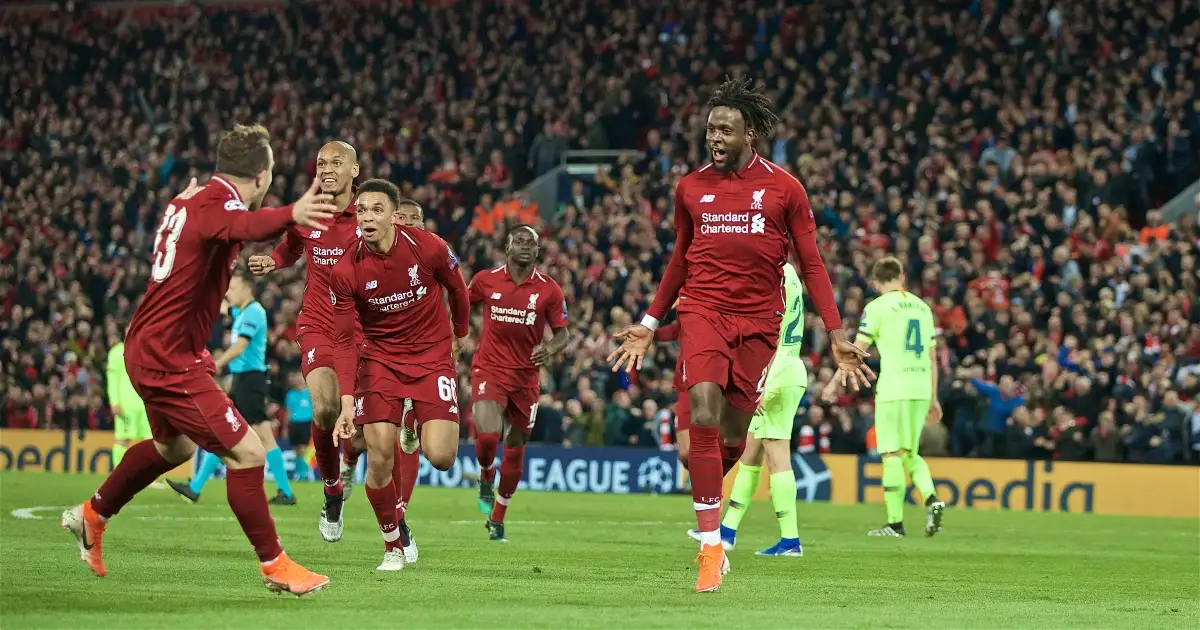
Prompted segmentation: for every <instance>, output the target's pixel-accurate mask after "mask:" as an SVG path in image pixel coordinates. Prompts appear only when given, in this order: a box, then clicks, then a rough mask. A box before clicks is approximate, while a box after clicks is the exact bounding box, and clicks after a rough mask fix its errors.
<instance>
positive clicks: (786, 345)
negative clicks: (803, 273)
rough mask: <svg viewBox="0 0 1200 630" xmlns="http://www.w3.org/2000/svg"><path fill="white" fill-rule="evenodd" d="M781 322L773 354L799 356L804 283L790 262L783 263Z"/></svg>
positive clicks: (801, 336) (802, 322)
mask: <svg viewBox="0 0 1200 630" xmlns="http://www.w3.org/2000/svg"><path fill="white" fill-rule="evenodd" d="M783 299H784V308H785V309H786V310H785V312H784V314H783V324H782V325H781V326H780V329H779V347H778V348H777V349H776V350H775V356H779V357H782V356H790V357H798V356H800V344H801V342H803V341H804V284H803V283H801V282H800V276H799V275H797V274H796V269H795V268H794V267H792V265H791V263H785V264H784V265H783Z"/></svg>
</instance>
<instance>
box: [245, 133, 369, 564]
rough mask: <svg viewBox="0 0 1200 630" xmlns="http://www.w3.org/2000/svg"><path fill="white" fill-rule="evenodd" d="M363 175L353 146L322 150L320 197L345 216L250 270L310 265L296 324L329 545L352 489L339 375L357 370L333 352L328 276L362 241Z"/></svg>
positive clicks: (288, 240)
mask: <svg viewBox="0 0 1200 630" xmlns="http://www.w3.org/2000/svg"><path fill="white" fill-rule="evenodd" d="M358 173H359V169H358V154H357V152H355V150H354V147H352V146H350V145H349V144H347V143H345V142H341V141H335V142H330V143H328V144H326V145H325V146H323V147H321V150H320V152H318V153H317V181H318V182H319V183H320V186H321V192H322V193H324V194H326V195H330V196H332V198H333V203H334V205H336V206H337V208H338V209H339V210H340V212H338V213H337V215H336V216H335V217H334V218H333V221H331V222H330V223H329V225H327V226H325V227H323V228H321V229H315V230H314V229H309V228H307V227H304V226H295V227H292V228H291V229H289V230H288V231H287V233H286V234H284V237H283V241H282V242H280V243H279V245H277V246H276V247H275V249H274V251H272V252H271V254H270V255H268V256H251V257H250V260H249V268H250V271H251V272H252V273H254V275H258V276H262V275H266V274H269V273H271V272H273V271H275V270H277V269H285V268H287V267H291V266H292V265H294V264H296V262H297V261H298V260H300V258H301V257H305V258H306V260H307V267H306V271H305V274H306V277H305V284H304V306H303V308H301V310H300V317H299V318H298V319H297V321H296V324H297V326H298V328H299V331H300V334H299V336H298V337H297V339H296V341H297V343H298V344H299V345H300V355H301V356H300V371H301V374H303V376H304V380H305V382H306V383H307V384H308V391H309V394H310V396H311V397H312V405H313V425H312V440H313V450H314V451H316V455H317V469H318V470H319V471H320V473H321V479H323V480H324V481H325V502H324V505H323V506H322V508H321V516H320V518H319V520H318V522H317V527H318V529H319V530H320V532H321V537H322V538H324V539H325V540H326V541H329V542H337V541H338V540H341V538H342V529H343V522H342V505H343V503H344V500H345V498H346V497H347V496H348V494H349V490H350V489H349V487H347V486H345V485H344V484H343V481H342V478H341V477H340V475H339V472H340V471H339V470H338V462H339V459H338V455H337V449H336V448H335V447H334V445H333V425H334V422H335V421H336V420H337V417H338V412H339V411H340V410H341V403H340V402H339V399H338V380H337V374H336V370H337V369H338V368H339V367H340V368H345V369H350V370H352V369H353V366H354V359H353V358H352V357H346V356H344V355H339V354H338V353H337V352H336V351H335V348H334V343H333V337H334V328H333V310H332V309H331V307H330V306H329V297H328V296H329V272H330V269H332V268H333V266H334V265H335V264H337V262H338V260H339V259H341V257H342V255H343V254H344V253H345V252H346V250H348V249H349V248H350V247H351V246H352V245H353V244H354V243H355V242H356V241H357V239H358V234H357V231H358V224H357V222H356V221H355V219H354V211H353V210H354V203H353V202H354V178H355V177H358ZM343 393H345V392H343ZM351 479H353V477H351Z"/></svg>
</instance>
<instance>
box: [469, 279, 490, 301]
mask: <svg viewBox="0 0 1200 630" xmlns="http://www.w3.org/2000/svg"><path fill="white" fill-rule="evenodd" d="M485 273H487V272H486V271H480V272H476V274H475V275H474V276H471V286H469V287H467V294H468V299H469V300H470V302H471V304H475V303H477V302H482V301H483V296H484V295H486V293H487V289H485V288H484V286H483V283H484V279H483V274H485Z"/></svg>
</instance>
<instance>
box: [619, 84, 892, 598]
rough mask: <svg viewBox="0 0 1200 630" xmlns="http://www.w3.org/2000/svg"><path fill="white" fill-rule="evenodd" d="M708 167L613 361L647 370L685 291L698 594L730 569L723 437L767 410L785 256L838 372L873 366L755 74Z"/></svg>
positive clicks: (685, 201) (716, 101)
mask: <svg viewBox="0 0 1200 630" xmlns="http://www.w3.org/2000/svg"><path fill="white" fill-rule="evenodd" d="M709 104H710V105H711V106H712V110H711V111H710V112H709V115H708V128H707V129H708V131H707V136H706V138H707V142H708V147H709V152H710V155H711V158H712V161H711V163H710V164H708V165H706V166H704V167H702V168H700V169H699V170H697V171H695V172H693V173H691V174H689V175H688V176H687V177H684V178H683V179H682V180H680V182H679V184H678V186H677V187H676V189H675V230H676V243H675V251H674V252H673V253H672V255H671V261H670V263H668V265H667V268H666V271H665V273H664V275H663V279H662V282H661V284H660V285H659V290H658V292H657V294H656V295H655V296H654V302H653V303H652V304H651V305H650V309H649V311H648V313H647V314H646V315H645V316H644V317H643V318H642V321H641V323H639V324H634V325H633V326H630V327H628V328H626V329H625V330H623V331H621V332H619V333H617V335H616V338H617V339H619V340H621V341H622V342H623V343H622V345H621V346H620V347H619V348H618V349H617V350H616V351H614V352H613V353H612V355H610V357H609V360H610V361H613V362H614V365H613V369H614V370H618V369H621V368H625V369H628V370H632V369H638V368H640V367H641V365H642V360H643V358H644V357H645V354H646V351H647V349H648V348H649V346H650V342H651V340H652V338H653V331H654V328H656V327H657V326H658V322H659V321H660V320H661V319H662V318H663V317H664V316H665V314H666V312H667V307H668V306H670V305H671V304H672V303H673V302H674V301H675V300H676V298H679V306H678V308H677V310H678V312H679V324H680V337H679V347H680V353H681V355H682V358H683V360H682V368H683V369H682V372H683V381H684V385H685V386H687V388H688V396H689V397H690V399H691V405H692V414H691V420H692V428H691V431H690V433H691V435H690V440H691V449H690V453H689V456H688V471H689V473H690V475H691V480H692V501H693V503H694V506H695V510H696V522H697V525H698V527H697V529H698V530H700V537H701V550H700V555H699V556H698V557H697V562H698V563H699V565H700V572H699V577H698V579H697V581H696V591H697V592H709V591H715V590H717V589H718V588H720V586H721V580H722V576H723V575H724V573H725V572H726V571H727V570H728V568H729V561H728V558H726V556H725V552H724V550H723V549H722V547H721V534H720V530H719V524H720V507H721V479H722V465H721V459H722V453H721V446H720V444H719V442H720V440H721V439H723V440H724V442H725V444H726V445H729V446H735V447H736V446H737V445H740V444H742V443H743V442H744V440H745V437H746V431H747V429H748V428H749V423H750V419H751V417H752V416H753V415H754V411H755V409H756V408H757V407H758V399H759V393H760V392H761V390H762V383H763V381H764V380H765V378H766V369H767V364H768V363H769V362H770V361H771V357H772V356H773V355H774V354H775V347H776V346H777V345H778V340H779V325H780V318H781V317H782V314H783V309H784V304H783V291H782V290H781V287H782V286H783V265H784V263H785V262H787V258H788V246H789V245H790V246H792V247H794V248H795V251H796V254H797V256H798V259H799V262H800V267H801V272H802V274H803V278H804V285H805V287H806V288H807V289H808V291H809V293H810V294H811V295H812V299H813V302H814V303H815V304H816V306H817V310H818V311H819V312H820V314H821V318H822V320H823V321H824V322H825V327H826V329H827V330H828V331H829V335H830V339H831V342H832V344H831V345H832V351H833V356H834V359H835V360H836V361H837V363H838V365H839V366H840V367H841V368H842V371H841V375H842V378H843V379H846V380H847V381H848V382H849V383H850V384H851V385H853V387H854V388H855V389H858V387H859V385H860V383H861V384H864V385H865V384H867V383H868V382H869V379H870V377H871V376H873V374H872V373H871V371H870V369H869V368H867V367H866V364H865V363H864V362H863V358H864V356H866V355H865V353H864V352H863V351H862V350H860V349H859V348H858V347H856V346H855V345H854V344H852V343H850V342H849V341H848V340H847V339H846V333H845V331H843V330H842V320H841V315H840V314H839V313H838V308H837V303H836V301H835V300H834V295H833V287H832V285H831V284H830V281H829V274H828V272H826V270H825V264H824V262H822V260H821V254H820V251H819V250H818V249H817V241H816V237H815V234H814V232H815V229H816V228H815V225H814V222H813V214H812V209H811V208H810V207H809V204H808V195H807V194H806V193H805V190H804V187H803V186H802V185H800V182H799V181H797V180H796V178H794V177H792V176H791V175H789V174H788V173H787V172H786V171H784V170H783V169H782V168H780V167H779V166H776V165H775V164H772V163H771V162H769V161H767V160H765V159H763V158H762V157H761V156H759V155H758V153H757V152H755V151H754V149H753V148H752V146H753V144H754V142H755V141H756V140H757V139H759V138H763V137H765V136H766V135H767V134H769V133H770V131H771V127H772V126H773V125H774V123H775V121H776V120H778V118H777V117H776V115H775V113H774V112H773V111H771V102H770V100H769V99H768V98H767V97H766V96H764V95H763V94H761V93H759V92H756V91H753V90H751V89H750V87H749V82H743V81H740V80H729V81H726V82H725V83H724V84H722V85H721V86H720V87H718V88H717V89H716V91H715V92H714V93H713V95H712V98H710V99H709Z"/></svg>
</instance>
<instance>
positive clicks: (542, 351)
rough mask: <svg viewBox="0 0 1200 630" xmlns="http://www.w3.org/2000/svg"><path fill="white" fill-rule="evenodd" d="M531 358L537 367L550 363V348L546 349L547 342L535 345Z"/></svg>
mask: <svg viewBox="0 0 1200 630" xmlns="http://www.w3.org/2000/svg"><path fill="white" fill-rule="evenodd" d="M529 360H530V361H533V364H534V365H535V366H537V367H542V366H543V365H547V364H549V363H550V350H548V349H546V344H544V343H539V344H538V345H536V346H534V347H533V352H532V353H530V355H529Z"/></svg>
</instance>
